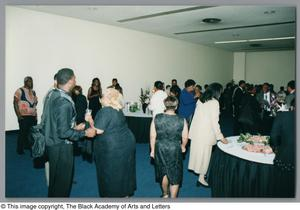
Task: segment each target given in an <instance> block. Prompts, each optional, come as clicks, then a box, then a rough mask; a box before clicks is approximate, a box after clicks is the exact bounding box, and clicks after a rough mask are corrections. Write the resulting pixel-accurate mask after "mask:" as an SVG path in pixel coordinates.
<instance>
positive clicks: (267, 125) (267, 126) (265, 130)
mask: <svg viewBox="0 0 300 210" xmlns="http://www.w3.org/2000/svg"><path fill="white" fill-rule="evenodd" d="M273 121H274V117H272V116H270V112H264V113H263V118H262V124H261V134H262V135H270V133H271V129H272V125H273Z"/></svg>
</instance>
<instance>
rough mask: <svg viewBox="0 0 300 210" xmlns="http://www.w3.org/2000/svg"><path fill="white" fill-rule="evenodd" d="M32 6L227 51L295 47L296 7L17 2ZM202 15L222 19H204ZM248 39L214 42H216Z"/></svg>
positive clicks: (287, 48) (39, 9) (58, 13)
mask: <svg viewBox="0 0 300 210" xmlns="http://www.w3.org/2000/svg"><path fill="white" fill-rule="evenodd" d="M21 7H22V8H27V9H31V10H36V11H41V12H47V13H52V14H57V15H63V16H68V17H74V18H79V19H83V20H88V21H94V22H99V23H103V24H109V25H114V26H118V27H124V28H128V29H133V30H137V31H143V32H147V33H152V34H157V35H161V36H165V37H170V38H174V39H179V40H183V41H187V42H192V43H197V44H201V45H206V46H210V47H216V48H221V49H224V50H230V51H235V52H236V51H266V50H291V49H295V44H296V41H295V39H293V38H290V39H282V40H272V41H249V40H252V39H266V38H282V37H296V7H282V6H280V7H279V6H195V5H194V6H191V5H189V6H182V5H181V6H104V5H102V6H100V5H98V6H41V5H39V6H21ZM205 18H218V19H221V21H220V22H219V23H204V22H203V21H202V20H203V19H205ZM235 40H247V41H244V42H237V43H222V44H215V42H218V41H235Z"/></svg>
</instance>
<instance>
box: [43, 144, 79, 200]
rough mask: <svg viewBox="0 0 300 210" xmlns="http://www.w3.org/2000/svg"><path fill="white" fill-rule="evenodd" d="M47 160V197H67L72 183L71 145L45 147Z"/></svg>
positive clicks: (72, 161)
mask: <svg viewBox="0 0 300 210" xmlns="http://www.w3.org/2000/svg"><path fill="white" fill-rule="evenodd" d="M47 152H48V158H49V172H50V174H49V188H48V197H69V196H70V192H71V187H72V181H73V167H74V156H73V145H72V144H58V145H54V146H50V147H47Z"/></svg>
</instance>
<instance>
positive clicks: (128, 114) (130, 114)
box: [123, 110, 152, 118]
mask: <svg viewBox="0 0 300 210" xmlns="http://www.w3.org/2000/svg"><path fill="white" fill-rule="evenodd" d="M123 113H124V115H125V116H126V117H149V118H152V115H151V114H147V113H144V112H143V111H141V110H140V111H136V112H127V111H124V110H123Z"/></svg>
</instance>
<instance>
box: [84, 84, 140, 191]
mask: <svg viewBox="0 0 300 210" xmlns="http://www.w3.org/2000/svg"><path fill="white" fill-rule="evenodd" d="M100 102H101V104H102V106H103V108H102V109H100V110H99V111H98V113H97V115H96V117H95V121H94V126H95V128H96V129H97V134H99V135H97V136H96V138H95V142H94V156H95V163H96V171H97V181H98V190H99V195H100V196H101V197H127V196H131V195H133V193H134V191H135V189H136V169H135V138H134V135H133V134H132V132H131V131H130V130H129V128H128V126H127V123H126V119H125V116H124V114H123V112H122V108H123V105H122V95H121V94H120V92H119V91H117V90H116V89H113V88H108V89H107V90H106V91H105V93H104V94H103V96H102V98H101V100H100ZM87 120H88V121H90V122H91V120H92V119H91V118H89V119H87ZM91 123H93V122H91Z"/></svg>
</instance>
